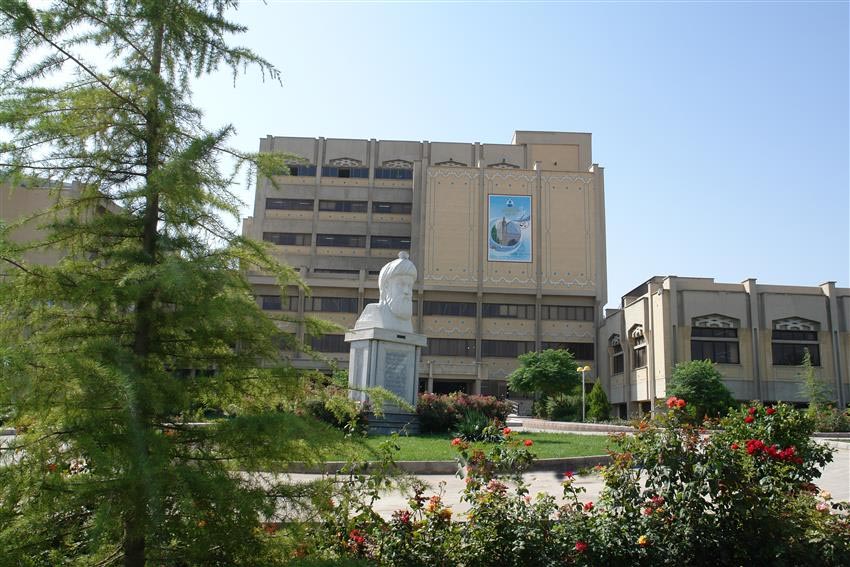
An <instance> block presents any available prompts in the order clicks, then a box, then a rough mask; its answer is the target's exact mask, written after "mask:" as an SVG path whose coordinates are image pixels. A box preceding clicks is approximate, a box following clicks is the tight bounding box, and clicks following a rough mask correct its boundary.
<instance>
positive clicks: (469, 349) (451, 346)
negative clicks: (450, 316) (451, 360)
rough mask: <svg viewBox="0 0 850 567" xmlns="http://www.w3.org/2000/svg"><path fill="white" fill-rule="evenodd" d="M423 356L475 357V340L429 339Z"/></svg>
mask: <svg viewBox="0 0 850 567" xmlns="http://www.w3.org/2000/svg"><path fill="white" fill-rule="evenodd" d="M422 355H423V356H468V357H475V339H431V338H429V339H428V346H426V347H425V348H423V349H422Z"/></svg>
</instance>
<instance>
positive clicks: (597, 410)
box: [587, 380, 611, 421]
mask: <svg viewBox="0 0 850 567" xmlns="http://www.w3.org/2000/svg"><path fill="white" fill-rule="evenodd" d="M610 415H611V404H609V403H608V396H606V395H605V390H603V389H602V384H601V383H600V382H599V380H597V381H596V384H594V385H593V389H592V390H591V391H590V393H589V394H588V395H587V418H588V419H590V420H591V421H606V420H608V418H609V417H610Z"/></svg>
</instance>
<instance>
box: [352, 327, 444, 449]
mask: <svg viewBox="0 0 850 567" xmlns="http://www.w3.org/2000/svg"><path fill="white" fill-rule="evenodd" d="M345 341H346V342H347V343H350V345H351V354H350V356H349V363H348V384H349V386H350V387H351V388H352V390H351V393H350V396H351V397H352V399H355V400H358V401H361V402H365V401H368V395H367V394H366V393H365V392H362V391H359V390H362V389H366V388H373V387H376V386H377V387H381V388H384V389H385V390H388V391H390V392H392V393H393V394H395V395H397V396H398V397H400V398H401V399H403V400H404V401H406V402H407V403H408V404H410V405H411V406H413V407H415V406H416V396H417V394H418V387H417V386H418V382H419V380H418V376H419V371H418V370H419V369H418V367H419V352H420V350H421V349H422V347H423V346H425V345H426V344H427V339H426V337H425V336H424V335H419V334H416V333H407V332H402V331H394V330H391V329H381V328H377V327H375V328H369V329H353V330H351V331H349V332H347V333H346V334H345ZM382 409H383V412H384V414H385V415H384V417H383V418H377V417H375V416H370V417H369V430H370V432H373V433H391V432H392V431H398V430H399V429H401V427H403V426H404V425H405V424H407V431H408V432H415V430H417V429H418V424H417V423H416V420H415V417H416V416H415V414H413V413H411V412H409V411H407V410H405V409H403V408H400V407H398V406H397V405H395V404H385V405H384V407H383V408H382Z"/></svg>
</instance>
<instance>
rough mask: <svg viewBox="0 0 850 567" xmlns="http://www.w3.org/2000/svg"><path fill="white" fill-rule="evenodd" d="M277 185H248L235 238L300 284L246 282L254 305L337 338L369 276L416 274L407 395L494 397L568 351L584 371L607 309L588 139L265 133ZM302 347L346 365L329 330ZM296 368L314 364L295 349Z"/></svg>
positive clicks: (368, 288)
mask: <svg viewBox="0 0 850 567" xmlns="http://www.w3.org/2000/svg"><path fill="white" fill-rule="evenodd" d="M260 151H261V152H277V153H281V154H286V155H287V156H289V157H288V158H287V159H288V160H289V161H288V163H289V164H290V165H289V170H290V171H289V173H290V175H284V176H278V177H276V178H274V179H265V178H261V179H258V181H257V187H256V199H255V205H254V214H253V216H252V217H249V218H247V219H246V220H245V223H244V225H243V232H244V233H245V234H246V235H249V236H251V237H253V238H256V239H260V240H264V241H266V242H268V243H270V244H271V245H273V246H274V250H275V253H276V255H277V256H278V257H279V258H280V259H281V260H282V261H283V262H286V263H287V264H289V265H291V266H293V267H295V268H297V269H299V270H300V272H301V274H302V276H303V278H304V279H305V280H306V282H307V284H308V285H309V286H310V288H311V290H312V291H311V294H310V295H309V296H307V295H305V294H303V293H299V292H298V290H296V289H292V290H288V293H284V294H283V295H281V293H280V290H279V289H278V288H277V287H276V286H275V282H274V280H273V278H271V277H269V276H267V275H264V274H261V273H250V274H249V279H250V281H251V282H252V284H253V286H254V289H255V292H256V294H257V300H258V302H259V303H260V304H261V305H262V306H263V308H264V309H267V310H270V311H277V312H280V313H282V314H287V315H290V316H291V319H292V320H293V323H289V324H288V325H289V326H288V330H290V331H291V332H293V333H295V334H296V335H298V336H299V338H301V339H304V338H305V325H304V323H303V322H299V321H302V320H303V318H304V317H305V316H310V315H312V316H315V317H317V318H321V319H325V320H330V321H333V322H335V323H337V324H339V325H340V327H341V328H343V329H347V328H350V327H351V326H352V325H353V324H354V321H355V320H356V318H357V315H358V314H359V313H360V312H361V311H362V309H363V307H364V306H365V305H366V304H368V303H371V302H375V301H377V300H378V288H377V276H378V271H379V270H380V268H381V266H382V265H383V264H385V263H386V262H387V261H389V260H390V259H392V258H394V257H396V255H397V254H398V252H399V250H408V251H409V253H410V258H411V260H412V261H413V262H414V263H415V264H416V266H417V267H418V269H419V277H418V280H417V282H416V289H415V292H414V293H415V295H414V319H413V324H414V329H415V330H416V331H417V332H420V333H423V334H425V335H426V336H427V337H428V339H429V340H428V347H427V349H425V351H424V352H423V357H422V363H421V365H420V368H421V374H420V377H419V379H420V389H421V390H427V391H435V392H448V391H455V390H462V391H466V392H469V393H484V394H493V395H503V394H504V393H505V391H506V382H505V378H506V376H507V375H508V374H509V373H510V372H511V371H512V370H514V368H515V367H516V357H517V356H518V355H520V354H522V353H524V352H528V351H531V350H538V349H543V348H569V349H570V350H572V351H573V352H574V354H575V355H576V357H577V358H578V359H579V360H580V361H581V362H582V364H585V363H587V364H591V365H592V364H594V360H595V358H596V353H597V348H596V344H595V342H596V336H597V334H598V333H597V326H598V323H599V320H600V318H601V317H600V315H601V310H602V306H604V305H605V303H606V299H607V298H606V293H607V290H606V264H605V212H604V202H605V194H604V175H603V170H602V168H600V167H599V166H598V165H597V164H594V163H593V161H592V156H591V136H590V134H582V133H566V132H527V131H518V132H516V133H515V134H514V138H513V141H512V143H511V144H482V143H477V142H476V143H444V142H427V141H425V142H417V141H379V140H374V139H373V140H365V139H363V140H349V139H332V138H292V137H273V136H268V137H266V138H264V139H262V140H261V142H260ZM306 343H307V344H312V347H313V348H314V349H315V350H317V351H321V352H323V353H324V354H325V355H326V356H329V357H332V358H334V359H336V360H338V361H339V366H340V367H341V368H344V367H345V366H346V365H347V358H348V345H347V344H345V343H344V342H343V331H340V332H339V333H331V334H327V335H325V336H323V337H321V338H319V339H313V340H312V341H311V340H310V339H309V337H307V340H306ZM293 361H294V363H295V364H297V365H303V366H309V365H315V362H314V361H313V359H312V358H310V357H309V356H308V355H306V354H304V353H294V354H293Z"/></svg>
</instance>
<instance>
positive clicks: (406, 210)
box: [372, 202, 413, 215]
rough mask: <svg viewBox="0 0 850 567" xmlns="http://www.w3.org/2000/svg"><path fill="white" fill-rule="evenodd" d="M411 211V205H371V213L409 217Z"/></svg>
mask: <svg viewBox="0 0 850 567" xmlns="http://www.w3.org/2000/svg"><path fill="white" fill-rule="evenodd" d="M412 209H413V205H412V204H411V203H377V202H375V203H372V212H373V213H385V214H393V215H409V214H410V212H411V210H412Z"/></svg>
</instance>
